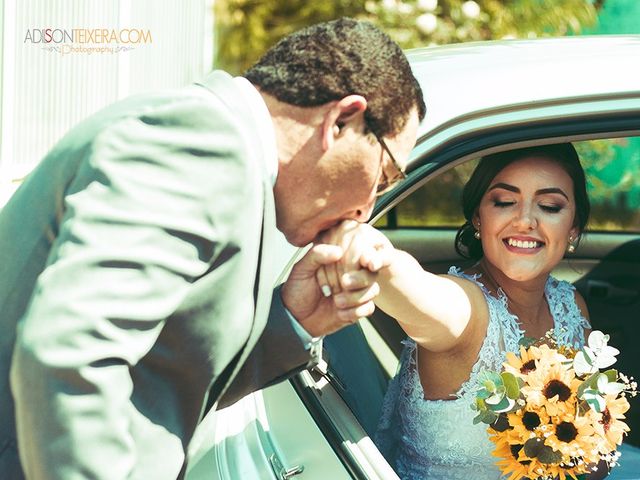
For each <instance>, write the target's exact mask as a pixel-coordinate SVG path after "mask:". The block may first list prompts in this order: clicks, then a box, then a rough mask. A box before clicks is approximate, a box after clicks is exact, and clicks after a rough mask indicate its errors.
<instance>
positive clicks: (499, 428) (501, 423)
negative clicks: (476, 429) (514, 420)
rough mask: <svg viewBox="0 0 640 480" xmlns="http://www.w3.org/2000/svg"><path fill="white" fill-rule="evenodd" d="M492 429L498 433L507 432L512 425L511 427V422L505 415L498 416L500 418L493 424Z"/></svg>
mask: <svg viewBox="0 0 640 480" xmlns="http://www.w3.org/2000/svg"><path fill="white" fill-rule="evenodd" d="M491 428H493V429H494V430H495V431H496V432H504V431H505V430H509V429H510V428H512V427H511V425H509V420H508V419H507V416H506V415H505V414H500V415H498V418H497V419H496V421H495V422H493V423H492V424H491Z"/></svg>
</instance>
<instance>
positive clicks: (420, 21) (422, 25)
mask: <svg viewBox="0 0 640 480" xmlns="http://www.w3.org/2000/svg"><path fill="white" fill-rule="evenodd" d="M416 26H417V27H418V29H419V30H420V31H421V32H422V33H424V34H426V35H428V34H430V33H433V32H434V31H435V30H436V28H437V27H438V19H437V18H436V16H435V15H434V14H433V13H423V14H422V15H420V16H419V17H418V18H416Z"/></svg>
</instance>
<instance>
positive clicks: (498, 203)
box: [493, 200, 516, 208]
mask: <svg viewBox="0 0 640 480" xmlns="http://www.w3.org/2000/svg"><path fill="white" fill-rule="evenodd" d="M515 204H516V202H513V201H503V200H493V205H494V206H495V207H498V208H507V207H510V206H512V205H515Z"/></svg>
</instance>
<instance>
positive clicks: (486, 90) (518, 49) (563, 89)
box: [406, 35, 640, 137]
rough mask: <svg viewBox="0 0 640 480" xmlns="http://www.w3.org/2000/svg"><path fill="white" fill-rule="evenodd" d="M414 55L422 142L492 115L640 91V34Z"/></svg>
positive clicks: (458, 47) (480, 45) (456, 47)
mask: <svg viewBox="0 0 640 480" xmlns="http://www.w3.org/2000/svg"><path fill="white" fill-rule="evenodd" d="M406 53H407V57H408V59H409V62H410V63H411V66H412V69H413V72H414V74H415V76H416V78H417V79H418V81H419V83H420V86H421V87H422V90H423V93H424V98H425V103H426V106H427V113H426V116H425V119H424V120H423V121H422V123H421V125H420V129H419V132H418V137H422V136H425V135H428V134H429V132H431V131H433V130H435V129H438V128H439V127H441V126H443V125H445V124H447V123H450V122H452V121H455V119H456V118H458V117H461V116H463V115H464V116H468V115H469V114H473V113H476V112H481V111H485V110H495V109H504V108H508V107H509V106H513V105H522V104H538V103H539V102H541V101H543V102H544V101H554V100H562V99H569V98H581V99H587V98H597V97H600V96H603V95H604V96H610V95H611V94H612V93H614V94H624V93H628V92H636V93H637V92H640V61H639V60H640V35H609V36H607V35H604V36H576V37H562V38H538V39H531V40H499V41H488V42H471V43H462V44H453V45H444V46H436V47H426V48H418V49H412V50H408V51H407V52H406Z"/></svg>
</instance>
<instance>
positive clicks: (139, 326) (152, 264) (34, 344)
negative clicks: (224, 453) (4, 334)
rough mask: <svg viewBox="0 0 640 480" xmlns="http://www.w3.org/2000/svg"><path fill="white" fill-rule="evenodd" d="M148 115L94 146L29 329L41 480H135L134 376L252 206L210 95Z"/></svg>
mask: <svg viewBox="0 0 640 480" xmlns="http://www.w3.org/2000/svg"><path fill="white" fill-rule="evenodd" d="M147 113H148V115H142V116H136V117H134V118H125V119H122V120H120V121H118V122H117V123H115V124H113V125H111V126H109V128H107V129H106V130H103V131H102V133H100V134H99V135H98V136H96V137H95V138H94V139H93V141H92V142H91V145H90V147H91V148H90V149H89V150H90V151H89V153H88V154H87V158H86V159H85V161H83V163H82V164H81V169H80V170H79V171H78V174H77V175H76V178H75V180H74V181H73V183H72V184H71V185H69V186H68V188H67V191H66V196H65V203H66V205H65V213H64V216H63V218H62V219H61V220H60V223H59V225H58V227H59V232H58V235H57V238H56V239H55V240H54V242H53V244H52V247H51V251H50V255H49V259H48V262H47V266H46V268H45V270H44V271H43V272H42V274H41V275H40V277H39V279H38V281H37V284H36V287H35V289H34V293H33V295H32V298H31V302H30V306H29V308H28V309H27V311H26V313H25V315H24V317H23V318H22V320H21V322H20V325H19V327H18V334H17V340H16V345H15V349H14V356H13V361H12V371H11V385H12V390H13V394H14V398H15V405H16V422H17V434H18V445H19V450H20V455H21V461H22V464H23V468H24V470H25V474H26V476H27V478H29V479H70V478H92V479H125V478H128V477H129V476H130V473H131V472H132V470H133V468H134V466H135V464H136V461H137V460H136V459H137V452H136V449H137V448H138V447H139V446H137V445H135V444H134V441H133V436H132V435H131V432H130V425H129V423H128V419H129V418H130V415H129V412H130V409H131V408H133V407H132V405H131V401H130V396H131V393H132V389H133V384H132V380H131V376H130V370H129V369H130V367H131V366H133V365H135V364H136V363H137V362H138V361H139V360H140V359H141V358H142V357H143V356H144V355H145V354H146V353H147V352H148V351H149V350H150V349H151V347H152V346H153V344H154V343H155V341H156V339H157V337H158V335H159V333H160V331H161V329H162V328H163V325H164V322H165V321H166V318H167V317H169V316H170V315H171V313H172V312H174V311H175V309H176V308H177V306H178V305H180V303H181V302H182V300H183V298H184V297H185V296H186V293H187V291H188V288H189V286H190V284H191V283H192V282H193V281H194V279H196V278H198V277H199V276H201V275H203V274H204V273H205V272H206V270H207V269H208V268H209V264H210V262H211V261H212V259H215V257H216V255H217V254H218V253H219V252H220V250H221V249H223V248H224V247H225V242H226V239H227V238H228V237H229V232H230V231H231V230H232V229H233V228H235V227H234V218H236V215H237V212H238V211H240V210H241V208H242V204H243V201H245V192H244V191H243V188H244V187H243V185H242V179H243V178H245V175H244V173H245V172H243V171H242V168H244V167H243V166H242V163H241V162H238V161H234V158H235V156H237V155H243V152H242V145H241V140H239V139H238V138H237V137H238V135H236V134H235V133H234V131H233V127H231V126H228V125H227V127H225V125H226V124H225V122H221V121H219V120H218V123H217V124H216V125H211V124H209V123H208V120H207V115H208V112H207V111H206V108H204V107H203V106H202V105H201V100H199V99H197V98H196V99H193V100H189V99H186V100H182V101H175V102H174V103H171V104H169V105H165V106H163V107H162V108H161V109H159V110H153V111H151V112H147ZM225 128H227V131H225ZM213 146H215V149H214V147H213ZM223 178H225V179H237V180H235V181H233V180H228V181H224V182H223V181H221V180H220V179H223ZM214 179H215V182H214ZM214 185H215V188H214ZM214 195H215V198H217V199H218V201H217V203H216V205H217V210H216V211H217V214H216V215H217V216H216V218H212V213H211V211H210V210H209V209H208V205H210V204H211V203H215V202H214ZM220 198H221V199H223V200H219V199H220Z"/></svg>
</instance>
